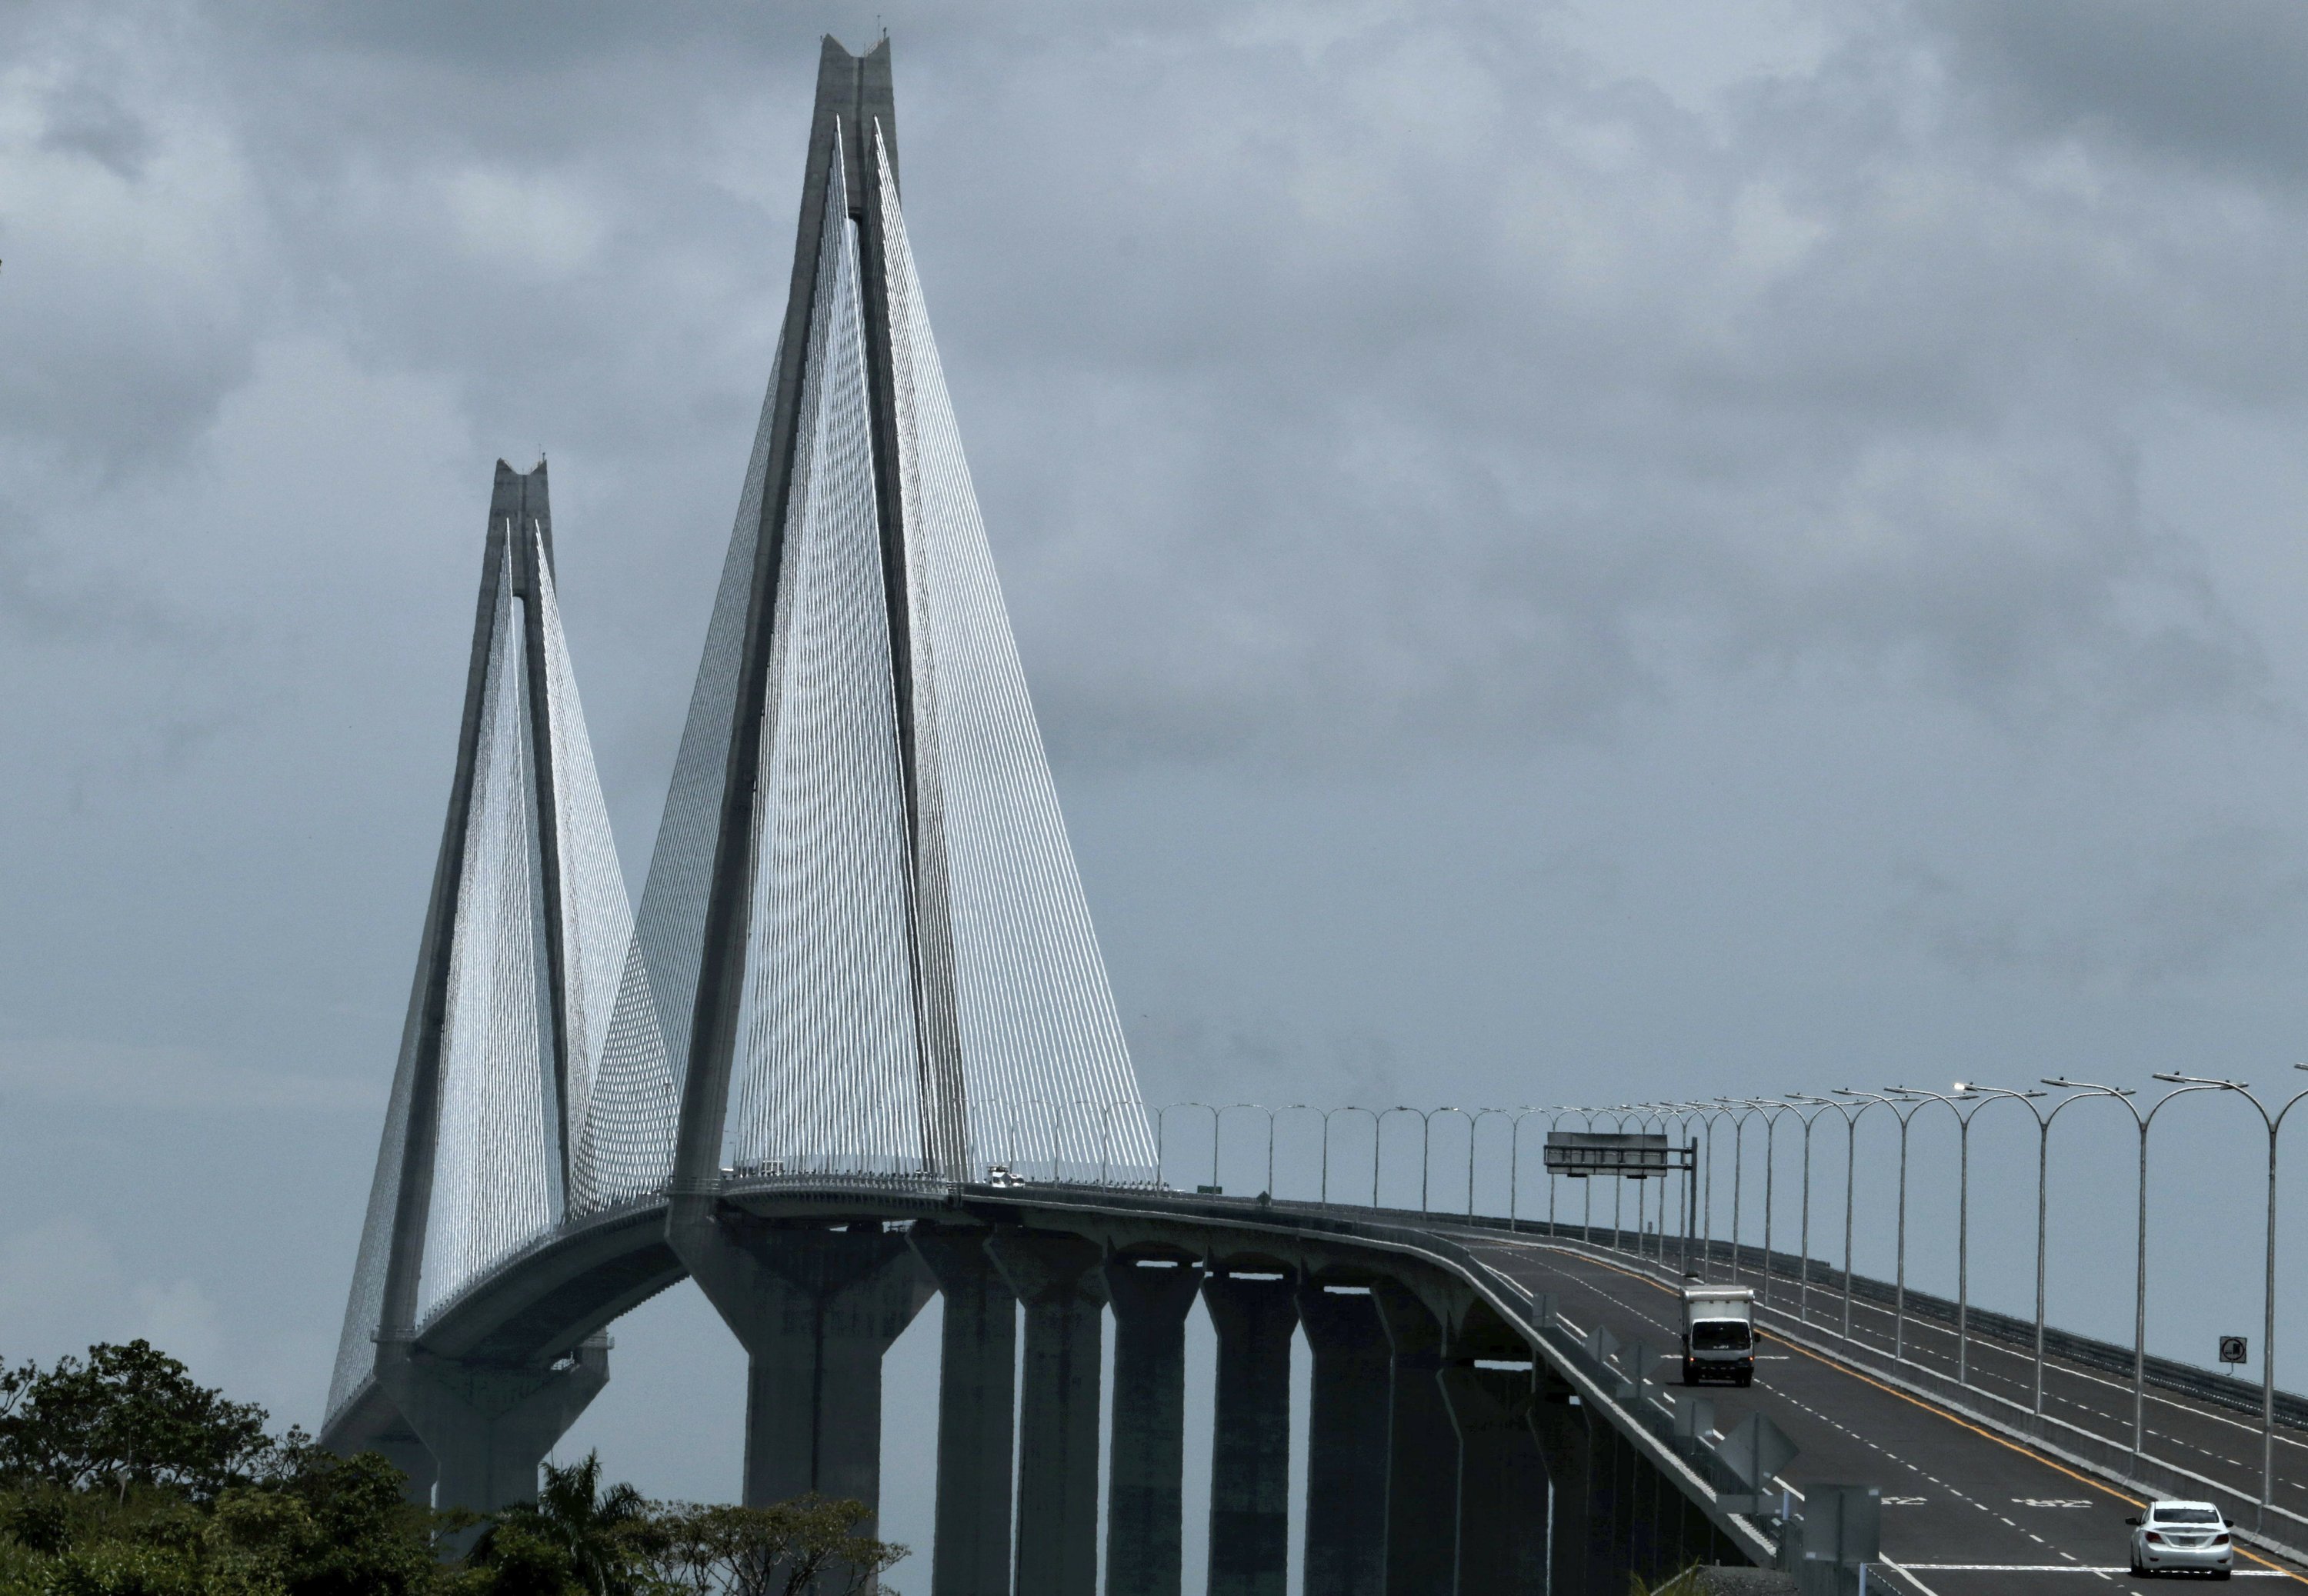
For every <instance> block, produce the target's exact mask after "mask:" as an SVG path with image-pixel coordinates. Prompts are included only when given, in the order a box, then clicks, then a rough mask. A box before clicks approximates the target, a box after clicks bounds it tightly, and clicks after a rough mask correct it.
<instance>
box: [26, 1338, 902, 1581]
mask: <svg viewBox="0 0 2308 1596" xmlns="http://www.w3.org/2000/svg"><path fill="white" fill-rule="evenodd" d="M265 1423H266V1416H265V1413H264V1411H263V1409H262V1408H260V1407H257V1406H255V1405H254V1404H252V1403H234V1402H228V1401H227V1400H225V1398H224V1396H223V1395H222V1394H220V1393H219V1392H216V1391H211V1390H209V1389H206V1388H205V1387H203V1386H199V1385H197V1384H195V1383H194V1381H193V1379H192V1377H191V1376H190V1375H189V1374H188V1373H187V1372H186V1371H185V1367H184V1365H183V1364H181V1363H178V1362H177V1360H175V1359H173V1358H170V1357H168V1356H167V1355H166V1354H165V1353H162V1352H160V1351H156V1350H155V1349H154V1348H152V1347H151V1345H149V1344H147V1343H144V1342H141V1341H139V1342H131V1343H127V1344H126V1345H125V1346H109V1345H108V1346H94V1347H90V1349H89V1351H88V1356H87V1358H86V1359H85V1360H82V1359H76V1358H65V1359H63V1360H59V1361H58V1362H57V1363H56V1366H55V1367H54V1368H52V1369H40V1368H39V1367H37V1366H36V1365H33V1364H30V1363H25V1364H22V1365H20V1366H18V1367H15V1368H9V1367H8V1366H6V1365H5V1364H4V1363H0V1596H861V1593H862V1592H865V1591H867V1590H869V1589H871V1588H872V1586H873V1583H874V1580H875V1579H876V1578H877V1577H878V1576H879V1575H881V1574H882V1573H883V1571H884V1570H886V1569H888V1568H889V1567H891V1566H892V1565H893V1564H895V1563H896V1562H898V1561H899V1559H900V1558H902V1557H905V1556H906V1549H905V1548H904V1547H902V1546H893V1545H891V1544H890V1543H888V1542H886V1541H883V1540H875V1539H874V1538H873V1537H872V1536H870V1535H867V1534H866V1533H864V1532H863V1531H864V1530H865V1527H866V1521H867V1519H868V1518H869V1517H870V1514H869V1513H868V1510H867V1509H866V1507H865V1506H864V1505H862V1504H860V1503H857V1502H847V1501H830V1500H826V1499H823V1498H821V1497H802V1498H800V1499H798V1500H797V1501H792V1502H783V1503H779V1504H777V1505H776V1506H770V1507H729V1506H699V1505H695V1504H691V1503H682V1502H674V1503H657V1502H650V1501H647V1500H645V1499H644V1498H643V1497H642V1496H641V1494H640V1493H639V1492H637V1491H635V1490H634V1489H633V1487H632V1486H630V1485H604V1484H603V1482H602V1468H601V1461H600V1459H599V1456H598V1455H592V1454H589V1455H588V1456H587V1457H586V1458H585V1459H584V1460H583V1461H582V1462H581V1463H573V1464H571V1465H570V1466H569V1467H567V1468H558V1467H555V1466H554V1465H552V1464H549V1463H548V1464H547V1465H546V1467H545V1471H544V1474H545V1478H544V1488H543V1489H541V1490H540V1491H539V1492H538V1497H537V1500H535V1501H534V1502H526V1503H522V1504H520V1505H519V1506H513V1507H510V1508H507V1509H506V1510H505V1511H504V1512H503V1513H500V1514H497V1515H496V1516H495V1521H494V1522H493V1523H490V1524H489V1526H488V1528H487V1532H485V1533H484V1534H483V1536H482V1537H481V1539H480V1540H479V1541H478V1543H477V1544H476V1546H475V1547H474V1549H473V1551H472V1553H471V1555H470V1556H469V1557H467V1558H465V1559H464V1560H462V1561H455V1560H451V1559H448V1558H446V1557H445V1556H444V1553H445V1550H446V1548H447V1545H448V1542H447V1541H446V1540H444V1532H447V1531H450V1530H453V1529H456V1528H458V1527H460V1526H461V1525H469V1524H470V1523H472V1517H471V1515H470V1514H444V1513H434V1512H431V1511H429V1510H427V1509H426V1508H422V1507H417V1506H410V1505H409V1502H408V1501H407V1500H406V1499H405V1496H404V1491H405V1489H406V1486H407V1483H408V1482H407V1480H406V1479H405V1478H404V1477H403V1476H402V1474H401V1473H400V1471H399V1470H398V1469H396V1468H394V1467H393V1466H392V1464H391V1463H387V1462H386V1461H385V1460H384V1459H383V1458H382V1457H379V1456H377V1455H376V1454H374V1453H371V1454H364V1455H362V1456H359V1457H353V1458H340V1457H338V1456H336V1455H335V1454H332V1453H330V1452H327V1451H325V1450H323V1448H321V1447H320V1446H315V1445H314V1443H313V1441H312V1440H311V1438H310V1437H306V1436H305V1435H304V1434H303V1433H301V1432H300V1431H297V1430H295V1429H291V1430H289V1431H288V1433H287V1434H285V1435H283V1436H280V1437H273V1436H271V1435H269V1434H268V1433H267V1431H266V1429H265ZM885 1596H894V1593H887V1592H885Z"/></svg>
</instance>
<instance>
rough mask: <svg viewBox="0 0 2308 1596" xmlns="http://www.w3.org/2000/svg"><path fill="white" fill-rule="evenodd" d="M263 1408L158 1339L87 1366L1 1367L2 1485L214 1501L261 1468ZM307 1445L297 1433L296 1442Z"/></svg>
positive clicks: (104, 1352) (96, 1355)
mask: <svg viewBox="0 0 2308 1596" xmlns="http://www.w3.org/2000/svg"><path fill="white" fill-rule="evenodd" d="M264 1419H265V1415H264V1410H263V1408H261V1407H258V1406H257V1405H256V1404H254V1403H235V1402H228V1401H226V1400H225V1398H224V1395H223V1394H222V1393H220V1392H217V1391H212V1390H210V1389H209V1388H207V1387H206V1386H201V1385H199V1384H197V1383H195V1382H194V1379H193V1378H192V1376H191V1375H190V1373H188V1372H187V1371H186V1369H185V1366H184V1365H183V1364H181V1363H179V1362H177V1360H175V1359H174V1358H171V1357H169V1356H168V1354H167V1353H165V1352H162V1351H159V1350H158V1349H156V1348H155V1347H153V1345H152V1344H151V1343H150V1342H145V1341H132V1342H129V1343H127V1344H125V1345H110V1344H99V1345H97V1346H92V1347H90V1348H89V1350H88V1359H87V1361H85V1362H82V1360H79V1359H77V1358H62V1359H59V1360H57V1361H56V1367H55V1368H54V1369H40V1368H39V1366H38V1365H36V1364H33V1363H30V1362H27V1363H24V1364H22V1365H20V1366H18V1367H16V1368H14V1369H0V1481H6V1482H9V1483H12V1484H13V1483H22V1482H25V1481H29V1480H44V1481H47V1483H49V1484H52V1485H56V1486H59V1487H62V1488H63V1489H66V1490H87V1489H92V1488H96V1487H99V1486H103V1487H108V1488H110V1489H112V1490H113V1491H114V1492H115V1494H116V1497H117V1498H118V1499H121V1500H125V1498H126V1497H127V1494H128V1492H129V1490H130V1489H131V1488H132V1487H137V1486H143V1487H159V1488H167V1489H175V1490H179V1491H182V1492H184V1493H185V1494H187V1495H189V1496H192V1497H196V1498H202V1499H205V1498H207V1497H214V1496H215V1495H216V1494H217V1493H218V1492H219V1491H220V1490H223V1489H225V1488H226V1487H227V1486H229V1485H232V1484H235V1483H237V1482H238V1481H240V1480H245V1479H246V1478H248V1477H249V1475H250V1473H251V1472H252V1471H254V1470H256V1469H260V1468H262V1467H263V1466H264V1465H265V1463H266V1461H267V1459H268V1458H269V1457H270V1456H271V1454H273V1452H274V1451H275V1449H276V1446H277V1444H276V1443H275V1442H273V1441H272V1440H271V1437H268V1436H267V1435H266V1434H265V1432H264ZM299 1440H301V1437H297V1435H296V1434H295V1433H294V1432H291V1436H290V1437H289V1444H290V1445H292V1446H293V1445H295V1444H297V1442H298V1441H299Z"/></svg>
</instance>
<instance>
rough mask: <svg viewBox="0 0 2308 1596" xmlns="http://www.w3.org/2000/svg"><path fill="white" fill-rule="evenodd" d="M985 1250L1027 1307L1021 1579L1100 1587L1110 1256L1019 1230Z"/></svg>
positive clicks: (1019, 1585)
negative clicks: (1105, 1266) (1105, 1269)
mask: <svg viewBox="0 0 2308 1596" xmlns="http://www.w3.org/2000/svg"><path fill="white" fill-rule="evenodd" d="M986 1251H987V1252H988V1253H990V1254H991V1255H992V1256H993V1258H994V1261H995V1264H996V1265H997V1266H999V1267H1000V1268H1001V1271H1002V1274H1003V1278H1004V1279H1006V1280H1008V1281H1009V1283H1010V1289H1011V1290H1012V1291H1015V1292H1016V1293H1017V1294H1018V1300H1019V1301H1020V1302H1021V1303H1023V1304H1024V1305H1025V1308H1026V1359H1025V1376H1026V1385H1025V1389H1024V1391H1023V1392H1022V1393H1021V1397H1020V1401H1019V1406H1018V1520H1017V1524H1018V1528H1017V1541H1016V1557H1015V1562H1014V1564H1013V1568H1014V1577H1015V1581H1016V1585H1015V1588H1016V1590H1017V1591H1018V1592H1019V1596H1095V1592H1097V1590H1098V1353H1099V1342H1100V1340H1101V1339H1102V1337H1103V1335H1104V1333H1105V1328H1106V1322H1105V1315H1104V1310H1103V1309H1102V1308H1101V1307H1100V1305H1099V1301H1098V1293H1099V1290H1100V1287H1101V1286H1102V1284H1103V1283H1102V1282H1101V1281H1100V1280H1099V1278H1098V1264H1099V1262H1100V1260H1101V1259H1102V1257H1103V1256H1104V1255H1103V1253H1102V1252H1101V1250H1100V1249H1099V1248H1098V1246H1097V1244H1095V1243H1094V1242H1089V1241H1085V1240H1081V1238H1079V1237H1075V1236H1049V1235H1030V1234H1027V1233H1024V1232H1020V1231H1000V1232H997V1233H996V1234H995V1237H994V1239H993V1240H991V1241H990V1242H988V1243H987V1245H986Z"/></svg>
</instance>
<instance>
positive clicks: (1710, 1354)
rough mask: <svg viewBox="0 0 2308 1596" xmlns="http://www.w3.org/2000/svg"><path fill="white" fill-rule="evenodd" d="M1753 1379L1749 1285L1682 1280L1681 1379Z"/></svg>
mask: <svg viewBox="0 0 2308 1596" xmlns="http://www.w3.org/2000/svg"><path fill="white" fill-rule="evenodd" d="M1704 1380H1728V1381H1730V1382H1731V1383H1732V1384H1733V1385H1735V1386H1750V1385H1753V1384H1754V1380H1755V1289H1754V1288H1753V1286H1715V1285H1700V1284H1697V1283H1692V1284H1687V1285H1685V1286H1684V1288H1683V1383H1684V1385H1686V1386H1696V1385H1698V1384H1700V1383H1701V1381H1704Z"/></svg>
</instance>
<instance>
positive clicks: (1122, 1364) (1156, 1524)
mask: <svg viewBox="0 0 2308 1596" xmlns="http://www.w3.org/2000/svg"><path fill="white" fill-rule="evenodd" d="M1104 1274H1105V1278H1106V1292H1107V1300H1108V1302H1110V1303H1111V1304H1112V1305H1113V1308H1114V1436H1113V1443H1112V1446H1113V1449H1112V1453H1111V1456H1110V1460H1109V1463H1108V1465H1107V1488H1106V1491H1107V1508H1106V1592H1107V1596H1178V1592H1179V1591H1180V1589H1181V1583H1182V1581H1183V1579H1184V1562H1183V1556H1182V1553H1181V1551H1180V1539H1181V1536H1182V1533H1183V1532H1184V1514H1185V1506H1184V1493H1183V1491H1182V1490H1181V1488H1180V1480H1181V1476H1182V1475H1183V1473H1184V1469H1185V1456H1186V1314H1187V1312H1188V1310H1190V1309H1192V1308H1193V1305H1194V1294H1195V1293H1196V1292H1197V1291H1200V1290H1201V1284H1202V1270H1201V1265H1199V1264H1196V1263H1194V1262H1193V1261H1191V1260H1189V1259H1186V1258H1183V1257H1145V1258H1115V1259H1110V1260H1108V1261H1107V1265H1106V1266H1105V1270H1104Z"/></svg>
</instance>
